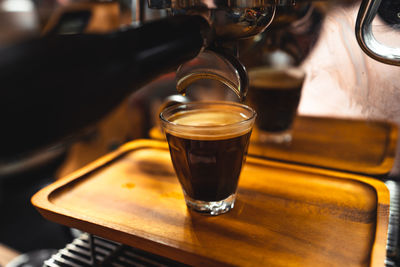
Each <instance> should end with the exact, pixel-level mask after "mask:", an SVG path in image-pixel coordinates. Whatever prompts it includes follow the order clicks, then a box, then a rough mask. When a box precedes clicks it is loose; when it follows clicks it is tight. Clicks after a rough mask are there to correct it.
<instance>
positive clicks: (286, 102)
mask: <svg viewBox="0 0 400 267" xmlns="http://www.w3.org/2000/svg"><path fill="white" fill-rule="evenodd" d="M304 79H305V72H304V71H303V70H302V69H300V68H298V67H281V68H276V67H258V68H254V69H250V70H249V80H250V87H249V93H248V98H249V102H250V104H251V106H253V107H254V108H255V110H256V111H257V121H256V126H257V130H258V132H257V133H258V139H259V141H261V142H271V143H288V142H290V141H291V140H292V126H293V121H294V119H295V117H296V114H297V108H298V105H299V102H300V97H301V92H302V88H303V83H304Z"/></svg>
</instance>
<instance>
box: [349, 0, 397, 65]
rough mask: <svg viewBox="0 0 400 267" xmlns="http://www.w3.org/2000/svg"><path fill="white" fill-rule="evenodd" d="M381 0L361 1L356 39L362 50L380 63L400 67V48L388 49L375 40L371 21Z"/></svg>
mask: <svg viewBox="0 0 400 267" xmlns="http://www.w3.org/2000/svg"><path fill="white" fill-rule="evenodd" d="M381 1H382V0H362V3H361V6H360V10H359V12H358V15H357V21H356V38H357V41H358V44H359V45H360V47H361V48H362V50H363V51H364V52H365V53H366V54H367V55H368V56H370V57H371V58H373V59H375V60H377V61H380V62H382V63H386V64H390V65H396V66H400V48H393V47H388V46H386V45H383V44H381V43H380V42H379V41H378V40H376V39H375V37H374V34H373V32H372V21H373V19H374V18H375V16H376V14H377V12H378V9H379V6H380V4H381Z"/></svg>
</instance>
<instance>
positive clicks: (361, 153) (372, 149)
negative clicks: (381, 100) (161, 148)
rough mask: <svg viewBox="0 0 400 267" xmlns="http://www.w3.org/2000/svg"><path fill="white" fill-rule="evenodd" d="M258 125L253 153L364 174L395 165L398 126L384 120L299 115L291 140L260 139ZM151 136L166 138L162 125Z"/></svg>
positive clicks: (388, 170)
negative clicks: (266, 141)
mask: <svg viewBox="0 0 400 267" xmlns="http://www.w3.org/2000/svg"><path fill="white" fill-rule="evenodd" d="M258 133H259V131H258V129H257V128H256V127H255V128H254V130H253V134H252V136H251V144H250V146H249V155H252V156H257V157H263V158H266V159H274V160H281V161H286V162H289V163H301V164H307V165H310V166H316V167H324V168H330V169H335V170H340V171H350V172H354V173H359V174H363V175H371V176H374V175H385V174H387V173H389V172H390V170H391V169H392V167H393V165H394V158H395V153H396V142H397V138H398V129H397V127H396V126H395V125H394V124H391V123H388V122H382V121H372V120H361V119H359V120H357V119H341V118H327V117H312V116H298V117H297V118H296V120H295V122H294V125H293V140H292V142H291V143H290V144H284V145H282V144H272V143H265V142H261V141H259V138H258ZM150 136H151V137H152V138H153V139H156V140H163V139H164V136H163V134H162V133H161V132H160V131H159V129H158V128H153V129H152V130H151V131H150Z"/></svg>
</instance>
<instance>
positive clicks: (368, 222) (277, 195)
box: [32, 140, 389, 266]
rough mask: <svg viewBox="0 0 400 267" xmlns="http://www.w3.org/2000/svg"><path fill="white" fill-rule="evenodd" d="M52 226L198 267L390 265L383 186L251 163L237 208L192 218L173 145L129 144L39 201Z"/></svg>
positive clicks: (369, 180) (43, 194)
mask: <svg viewBox="0 0 400 267" xmlns="http://www.w3.org/2000/svg"><path fill="white" fill-rule="evenodd" d="M32 203H33V204H34V206H35V207H36V208H37V209H38V210H39V212H40V213H41V214H42V215H43V216H44V217H45V218H47V219H49V220H52V221H55V222H57V223H60V224H64V225H67V226H70V227H74V228H78V229H81V230H83V231H87V232H89V233H93V234H95V235H99V236H101V237H104V238H108V239H111V240H114V241H117V242H121V243H124V244H127V245H130V246H133V247H136V248H139V249H143V250H145V251H148V252H151V253H155V254H158V255H161V256H165V257H168V258H171V259H174V260H177V261H180V262H183V263H186V264H190V265H196V266H212V265H240V266H384V260H385V254H386V234H387V227H388V213H389V211H388V210H389V192H388V190H387V188H386V186H385V185H384V183H382V182H381V181H379V180H375V179H373V178H367V177H363V176H359V175H353V174H346V173H341V172H335V171H329V170H322V169H316V168H311V167H301V166H296V165H290V164H285V163H277V162H273V161H267V160H264V159H257V158H253V157H250V156H249V157H248V158H247V162H246V164H245V166H244V168H243V171H242V174H241V178H240V183H239V190H238V199H237V202H236V205H235V208H234V209H233V210H232V211H230V212H229V213H227V214H224V215H220V216H216V217H209V216H202V215H199V214H196V213H194V212H190V211H189V210H188V209H187V208H186V205H185V203H184V200H183V195H182V192H181V188H180V186H179V184H178V181H177V178H176V176H175V173H174V171H173V168H172V164H171V162H170V157H169V151H168V147H167V144H166V143H165V142H159V141H152V140H140V141H134V142H131V143H128V144H126V145H124V146H123V147H121V148H120V149H119V150H118V151H116V152H114V153H111V154H109V155H107V156H105V157H103V158H101V159H99V160H97V161H95V162H94V163H92V164H90V165H88V166H87V167H85V168H83V169H81V170H79V171H77V172H75V173H73V174H72V175H70V176H68V177H65V178H64V179H60V180H59V181H57V182H55V183H54V184H51V185H49V186H47V187H45V188H44V189H42V190H41V191H39V192H38V193H37V194H36V195H35V196H33V198H32Z"/></svg>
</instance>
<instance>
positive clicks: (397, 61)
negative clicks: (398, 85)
mask: <svg viewBox="0 0 400 267" xmlns="http://www.w3.org/2000/svg"><path fill="white" fill-rule="evenodd" d="M313 1H315V0H310V1H309V0H226V1H220V0H148V5H149V7H150V8H153V9H166V10H167V11H168V13H169V14H170V15H176V14H193V15H201V16H203V17H205V18H206V19H207V21H208V22H209V24H210V25H211V27H212V29H213V32H214V34H215V40H216V42H221V41H222V42H225V43H226V42H228V41H235V40H238V39H242V38H248V37H251V36H254V35H257V34H259V33H261V32H263V31H264V30H265V29H266V28H267V27H268V26H269V25H270V24H271V22H272V21H273V20H274V17H275V13H276V9H277V7H285V9H287V8H290V7H293V8H295V7H296V6H297V5H299V4H304V3H305V2H313ZM324 2H325V3H326V2H333V1H324ZM335 2H342V3H345V4H348V3H350V2H351V3H354V2H357V1H353V0H335ZM396 2H398V1H397V0H362V1H361V4H360V8H359V12H358V15H357V20H356V25H354V26H355V36H356V38H357V41H358V43H359V45H360V47H361V49H362V50H363V51H364V52H365V53H366V54H367V55H368V56H370V57H372V58H373V59H375V60H377V61H380V62H382V63H385V64H391V65H400V48H392V47H388V46H386V45H383V44H381V43H380V42H379V41H377V40H376V38H375V37H374V34H373V32H372V21H373V20H374V18H375V16H376V15H377V13H378V10H382V9H385V8H386V9H388V8H390V9H393V8H396V7H397V12H394V13H393V12H391V13H393V15H394V16H397V17H396V19H397V18H398V16H399V15H398V14H400V12H399V10H398V8H399V4H398V3H397V4H396ZM389 13H390V12H389ZM278 19H279V18H278Z"/></svg>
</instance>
